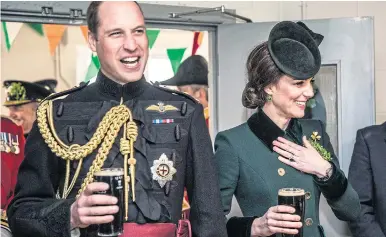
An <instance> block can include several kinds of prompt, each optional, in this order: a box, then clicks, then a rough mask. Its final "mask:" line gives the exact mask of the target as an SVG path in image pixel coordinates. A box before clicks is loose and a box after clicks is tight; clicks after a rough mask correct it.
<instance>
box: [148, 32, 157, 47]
mask: <svg viewBox="0 0 386 237" xmlns="http://www.w3.org/2000/svg"><path fill="white" fill-rule="evenodd" d="M158 34H159V30H147V31H146V35H147V38H148V39H149V48H150V49H151V48H153V45H154V43H155V40H156V39H157V37H158Z"/></svg>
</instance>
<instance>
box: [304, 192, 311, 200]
mask: <svg viewBox="0 0 386 237" xmlns="http://www.w3.org/2000/svg"><path fill="white" fill-rule="evenodd" d="M305 196H306V199H307V200H308V199H310V198H311V193H310V192H306V193H305Z"/></svg>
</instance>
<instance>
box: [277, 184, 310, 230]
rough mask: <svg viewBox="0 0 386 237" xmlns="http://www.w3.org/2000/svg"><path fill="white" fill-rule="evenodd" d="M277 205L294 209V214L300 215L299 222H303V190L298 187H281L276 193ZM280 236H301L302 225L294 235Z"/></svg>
mask: <svg viewBox="0 0 386 237" xmlns="http://www.w3.org/2000/svg"><path fill="white" fill-rule="evenodd" d="M278 205H286V206H291V207H294V208H295V209H296V211H295V213H293V214H294V215H298V216H300V218H301V219H300V222H302V223H303V220H304V212H305V205H306V203H305V192H304V189H300V188H282V189H279V193H278ZM281 236H282V237H303V227H302V228H300V229H299V233H298V234H296V235H289V234H282V235H281Z"/></svg>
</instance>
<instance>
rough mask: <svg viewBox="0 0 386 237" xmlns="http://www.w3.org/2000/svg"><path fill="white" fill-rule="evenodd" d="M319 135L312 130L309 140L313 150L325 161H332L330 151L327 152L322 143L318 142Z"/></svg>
mask: <svg viewBox="0 0 386 237" xmlns="http://www.w3.org/2000/svg"><path fill="white" fill-rule="evenodd" d="M320 138H321V136H320V135H319V134H318V132H312V135H311V140H309V142H310V143H311V145H312V146H313V147H314V148H315V150H316V151H317V152H318V153H319V154H320V155H321V156H322V157H323V159H325V160H326V161H332V158H331V153H330V152H328V151H327V150H326V149H325V148H324V147H323V146H322V145H320V144H319V142H318V141H320Z"/></svg>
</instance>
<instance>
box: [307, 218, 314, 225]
mask: <svg viewBox="0 0 386 237" xmlns="http://www.w3.org/2000/svg"><path fill="white" fill-rule="evenodd" d="M313 223H314V221H313V220H312V219H311V218H307V219H306V226H312V224H313Z"/></svg>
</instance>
